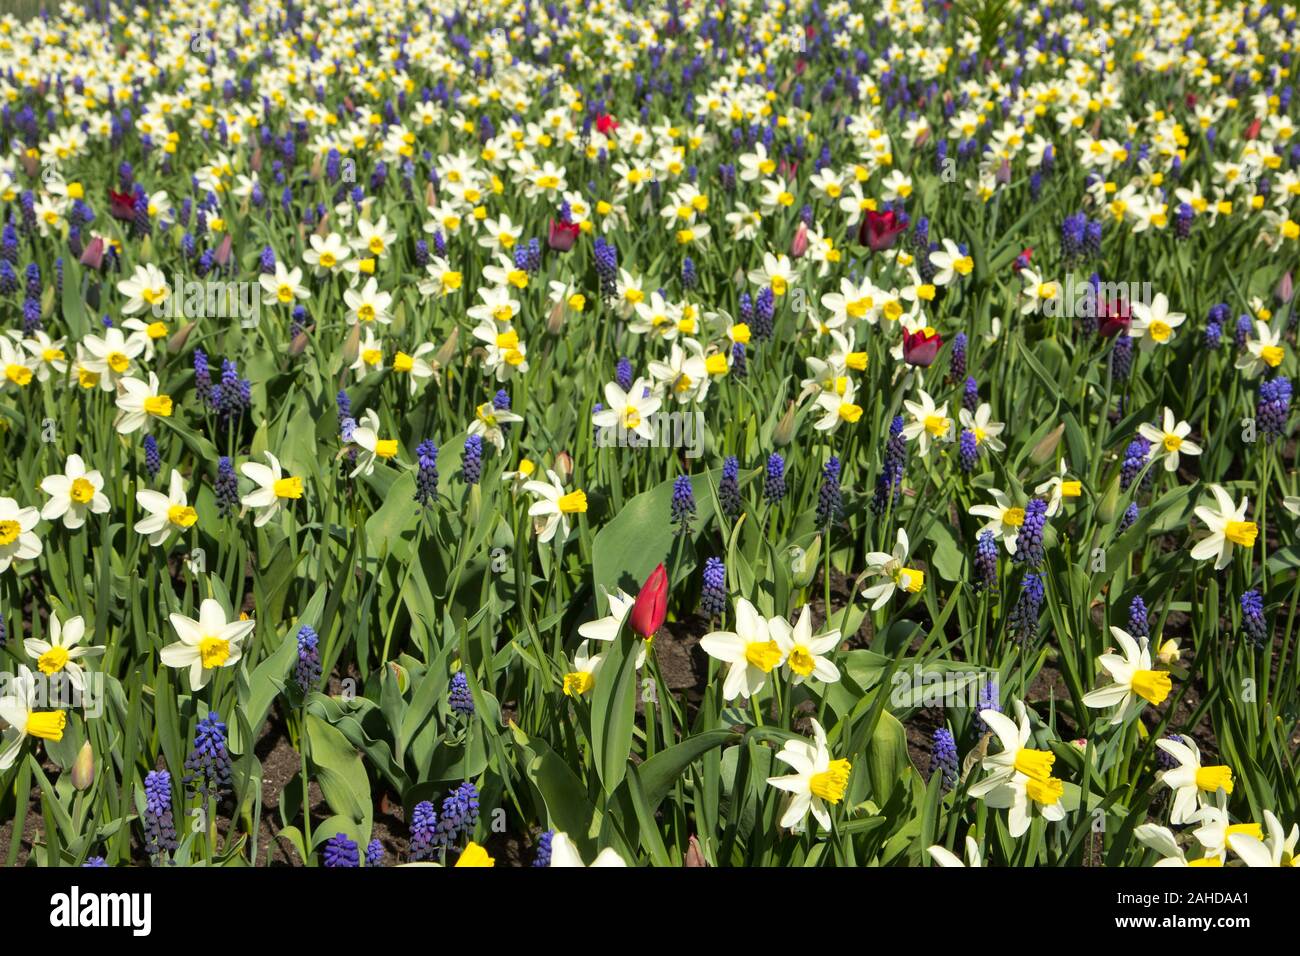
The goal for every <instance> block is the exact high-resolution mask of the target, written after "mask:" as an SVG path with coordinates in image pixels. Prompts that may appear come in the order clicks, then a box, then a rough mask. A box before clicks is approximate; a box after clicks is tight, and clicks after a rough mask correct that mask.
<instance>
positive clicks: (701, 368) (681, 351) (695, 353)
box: [646, 339, 709, 405]
mask: <svg viewBox="0 0 1300 956" xmlns="http://www.w3.org/2000/svg"><path fill="white" fill-rule="evenodd" d="M646 368H647V369H648V370H649V372H650V377H651V378H653V379H654V380H655V381H656V382H660V383H662V384H663V386H664V388H665V391H666V392H667V394H668V395H670V396H672V398H673V400H674V401H676V402H677V403H678V404H679V405H683V404H685V403H687V402H690V401H703V400H704V396H705V394H706V393H707V392H708V390H709V367H708V360H707V359H706V358H705V357H704V348H703V346H701V345H700V343H699V342H697V341H696V340H695V339H685V340H683V341H680V342H674V343H673V347H672V349H671V351H670V352H669V358H668V361H667V362H650V363H649V364H648V365H647V366H646Z"/></svg>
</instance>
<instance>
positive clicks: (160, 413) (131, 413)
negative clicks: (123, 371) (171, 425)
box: [113, 372, 172, 435]
mask: <svg viewBox="0 0 1300 956" xmlns="http://www.w3.org/2000/svg"><path fill="white" fill-rule="evenodd" d="M159 388H160V386H159V384H158V376H157V375H155V374H154V373H153V372H150V373H149V380H148V381H142V380H140V379H138V378H124V379H122V381H120V382H118V385H117V408H118V412H117V419H116V420H115V421H114V422H113V427H114V428H116V429H117V433H118V434H119V435H130V434H131V433H132V432H136V431H139V430H140V429H142V428H143V429H144V430H145V432H148V431H149V430H150V425H151V423H152V421H153V419H155V418H170V417H171V414H172V399H171V396H170V395H164V394H162V393H161V392H160V391H159Z"/></svg>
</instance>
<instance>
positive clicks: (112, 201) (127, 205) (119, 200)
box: [108, 189, 135, 222]
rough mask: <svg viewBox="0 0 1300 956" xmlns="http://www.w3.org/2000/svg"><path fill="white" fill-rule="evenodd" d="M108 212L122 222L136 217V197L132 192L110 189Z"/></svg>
mask: <svg viewBox="0 0 1300 956" xmlns="http://www.w3.org/2000/svg"><path fill="white" fill-rule="evenodd" d="M108 214H109V215H110V216H112V217H113V218H114V219H117V220H119V221H121V222H131V221H132V220H134V219H135V197H134V196H132V195H131V194H130V193H119V192H114V191H113V190H111V189H110V190H109V191H108Z"/></svg>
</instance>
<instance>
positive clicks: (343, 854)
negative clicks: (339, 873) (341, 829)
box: [324, 833, 361, 867]
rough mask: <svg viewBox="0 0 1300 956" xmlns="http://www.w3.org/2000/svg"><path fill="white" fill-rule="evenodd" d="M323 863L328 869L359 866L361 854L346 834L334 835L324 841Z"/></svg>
mask: <svg viewBox="0 0 1300 956" xmlns="http://www.w3.org/2000/svg"><path fill="white" fill-rule="evenodd" d="M324 862H325V865H326V866H328V867H353V866H360V865H361V854H360V853H359V852H358V850H357V844H356V842H355V841H353V840H352V839H350V838H349V837H348V835H347V834H346V833H336V834H334V835H333V836H332V837H330V838H329V839H328V840H326V841H325V852H324Z"/></svg>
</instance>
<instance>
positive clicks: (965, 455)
mask: <svg viewBox="0 0 1300 956" xmlns="http://www.w3.org/2000/svg"><path fill="white" fill-rule="evenodd" d="M979 454H980V450H979V442H978V441H977V440H976V438H975V433H974V432H973V431H971V430H970V429H969V428H963V429H962V430H961V435H960V436H959V437H958V439H957V463H958V464H959V465H961V470H962V471H963V472H965V473H966V474H968V475H969V474H970V473H971V472H973V471H974V470H975V465H976V464H977V463H978V462H979Z"/></svg>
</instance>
